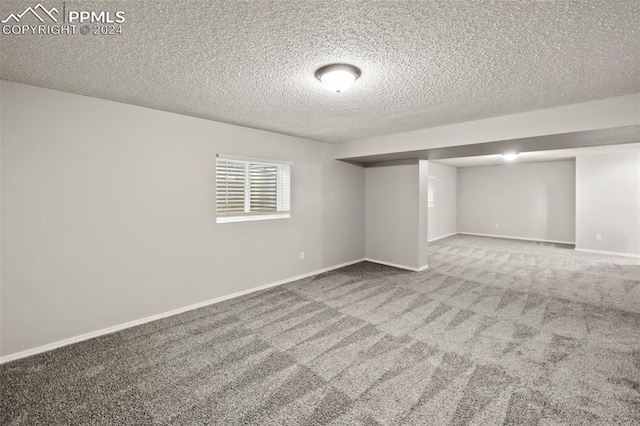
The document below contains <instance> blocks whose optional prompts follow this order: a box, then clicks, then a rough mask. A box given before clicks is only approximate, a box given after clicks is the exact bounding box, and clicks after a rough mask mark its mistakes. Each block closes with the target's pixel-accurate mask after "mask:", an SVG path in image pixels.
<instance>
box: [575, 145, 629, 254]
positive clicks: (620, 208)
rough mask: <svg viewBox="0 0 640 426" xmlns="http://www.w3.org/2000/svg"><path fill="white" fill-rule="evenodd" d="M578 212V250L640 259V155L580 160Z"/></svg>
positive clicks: (592, 157) (587, 157)
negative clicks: (621, 254)
mask: <svg viewBox="0 0 640 426" xmlns="http://www.w3.org/2000/svg"><path fill="white" fill-rule="evenodd" d="M576 210H577V214H576V249H578V250H596V251H606V252H614V253H623V254H631V255H640V153H639V152H637V151H636V152H630V153H622V154H602V155H582V156H578V157H577V158H576ZM596 234H600V235H601V236H602V240H600V241H598V240H596Z"/></svg>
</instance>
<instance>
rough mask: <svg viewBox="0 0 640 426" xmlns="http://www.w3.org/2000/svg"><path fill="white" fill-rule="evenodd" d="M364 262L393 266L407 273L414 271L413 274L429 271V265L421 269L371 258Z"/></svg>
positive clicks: (366, 258)
mask: <svg viewBox="0 0 640 426" xmlns="http://www.w3.org/2000/svg"><path fill="white" fill-rule="evenodd" d="M364 260H365V261H367V262H372V263H378V264H380V265H385V266H391V267H393V268H400V269H406V270H407V271H412V272H422V271H424V270H426V269H429V265H424V266H421V267H419V268H414V267H412V266H406V265H400V264H398V263H391V262H384V261H382V260H377V259H371V258H370V257H365V258H364Z"/></svg>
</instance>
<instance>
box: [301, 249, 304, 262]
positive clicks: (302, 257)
mask: <svg viewBox="0 0 640 426" xmlns="http://www.w3.org/2000/svg"><path fill="white" fill-rule="evenodd" d="M300 260H304V252H303V251H301V252H300Z"/></svg>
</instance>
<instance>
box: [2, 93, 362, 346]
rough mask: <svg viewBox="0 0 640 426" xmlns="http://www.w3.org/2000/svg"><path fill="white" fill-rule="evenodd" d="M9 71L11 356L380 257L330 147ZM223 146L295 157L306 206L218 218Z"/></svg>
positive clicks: (7, 292) (352, 184) (5, 185)
mask: <svg viewBox="0 0 640 426" xmlns="http://www.w3.org/2000/svg"><path fill="white" fill-rule="evenodd" d="M0 84H1V85H0V90H1V91H2V92H1V93H2V98H1V108H2V117H1V118H2V119H1V138H2V147H1V148H2V159H1V168H2V169H1V175H2V176H1V179H2V181H1V182H2V191H1V196H2V200H1V202H2V204H1V205H2V212H1V213H2V219H1V220H2V224H1V225H2V241H1V243H2V249H3V251H2V291H1V299H2V329H1V330H0V332H1V340H2V354H3V355H7V354H12V353H15V352H18V351H22V350H26V349H30V348H34V347H37V346H40V345H44V344H48V343H51V342H55V341H58V340H61V339H65V338H69V337H74V336H77V335H80V334H83V333H87V332H91V331H95V330H98V329H102V328H105V327H109V326H114V325H118V324H121V323H124V322H128V321H132V320H136V319H139V318H142V317H146V316H149V315H153V314H158V313H162V312H165V311H169V310H172V309H176V308H180V307H183V306H187V305H190V304H194V303H197V302H201V301H205V300H208V299H212V298H216V297H220V296H223V295H227V294H231V293H234V292H238V291H241V290H245V289H250V288H252V287H255V286H258V285H263V284H268V283H271V282H275V281H278V280H282V279H285V278H288V277H293V276H296V275H299V274H303V273H307V272H311V271H314V270H318V269H320V268H324V267H329V266H332V265H336V264H339V263H343V262H347V261H352V260H355V259H360V258H363V257H364V222H363V220H362V218H363V217H364V183H365V180H364V169H362V168H360V167H357V166H353V165H349V164H346V163H342V162H338V161H335V160H333V159H332V158H333V155H332V150H333V148H332V147H331V146H330V145H327V144H323V143H319V142H314V141H309V140H306V139H301V138H294V137H289V136H284V135H280V134H275V133H269V132H265V131H259V130H253V129H247V128H242V127H237V126H232V125H227V124H222V123H217V122H212V121H207V120H201V119H196V118H192V117H187V116H181V115H176V114H171V113H167V112H162V111H156V110H151V109H145V108H139V107H135V106H130V105H125V104H119V103H115V102H109V101H105V100H99V99H93V98H87V97H82V96H77V95H72V94H66V93H62V92H58V91H53V90H47V89H41V88H36V87H31V86H25V85H21V84H16V83H9V82H1V83H0ZM216 153H225V154H236V155H244V156H251V157H258V158H268V159H282V160H291V161H293V163H294V164H293V172H292V173H293V174H292V214H291V219H280V220H266V221H255V222H242V223H227V224H216V222H215V155H216ZM303 250H304V251H305V253H306V259H305V260H304V261H300V260H299V252H300V251H303Z"/></svg>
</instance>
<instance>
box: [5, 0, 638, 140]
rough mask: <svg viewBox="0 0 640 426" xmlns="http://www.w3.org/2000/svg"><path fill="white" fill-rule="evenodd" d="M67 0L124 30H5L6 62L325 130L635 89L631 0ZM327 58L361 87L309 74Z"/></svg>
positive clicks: (119, 94)
mask: <svg viewBox="0 0 640 426" xmlns="http://www.w3.org/2000/svg"><path fill="white" fill-rule="evenodd" d="M27 3H29V2H28V1H25V0H8V1H7V0H3V2H2V4H1V5H0V15H2V17H1V19H4V18H5V17H6V16H8V15H9V13H15V12H20V11H22V10H23V9H24V8H25V5H26V4H27ZM33 3H34V4H33V5H35V4H36V3H37V1H36V0H34V1H33ZM43 3H44V4H45V5H46V6H48V7H52V6H56V7H58V8H59V9H60V10H62V2H61V1H43ZM29 4H30V3H29ZM66 6H67V8H70V7H74V8H76V9H80V8H85V9H88V10H92V9H93V10H96V9H97V10H101V9H105V10H111V11H115V10H117V9H122V10H124V11H125V13H126V22H125V24H124V25H123V34H122V35H119V36H94V35H86V36H82V35H75V36H13V35H0V61H1V66H0V78H2V79H6V80H10V81H16V82H22V83H27V84H32V85H36V86H43V87H48V88H52V89H57V90H63V91H67V92H72V93H78V94H82V95H87V96H92V97H97V98H104V99H110V100H114V101H119V102H125V103H129V104H134V105H141V106H145V107H150V108H156V109H160V110H166V111H172V112H176V113H180V114H186V115H191V116H196V117H202V118H207V119H212V120H217V121H223V122H229V123H235V124H239V125H243V126H248V127H255V128H261V129H267V130H272V131H276V132H281V133H286V134H292V135H299V136H306V137H309V138H313V139H318V140H324V141H329V142H340V141H346V140H353V139H359V138H364V137H370V136H378V135H383V134H391V133H397V132H406V131H411V130H416V129H420V128H426V127H433V126H439V125H444V124H451V123H456V122H462V121H468V120H475V119H481V118H486V117H491V116H499V115H504V114H510V113H517V112H523V111H528V110H535V109H541V108H549V107H554V106H558V105H564V104H570V103H577V102H583V101H589V100H594V99H601V98H607V97H614V96H619V95H624V94H629V93H637V92H640V55H639V54H638V52H640V2H638V1H637V0H615V1H611V0H601V1H598V0H590V1H573V0H555V1H545V0H535V1H524V0H523V1H520V0H518V1H490V0H486V1H473V2H471V1H451V0H440V1H405V2H402V1H387V2H385V1H380V2H371V1H344V0H339V1H316V0H314V1H305V0H298V1H279V0H273V1H245V2H239V1H211V2H204V1H192V0H178V1H146V2H145V1H138V2H131V1H129V2H125V1H111V2H106V1H102V2H100V1H92V2H85V1H80V0H77V1H67V2H66ZM26 20H28V18H25V22H26ZM32 23H37V22H32ZM333 62H347V63H351V64H354V65H357V66H358V67H360V68H361V69H362V77H361V79H360V80H358V81H357V82H356V84H355V85H354V86H353V88H352V89H351V90H349V91H347V92H343V93H340V94H336V93H331V92H329V91H327V90H325V89H324V88H323V87H322V86H321V84H320V83H319V82H318V81H317V80H316V79H315V77H314V71H315V70H316V69H317V68H319V67H320V66H322V65H325V64H329V63H333Z"/></svg>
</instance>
